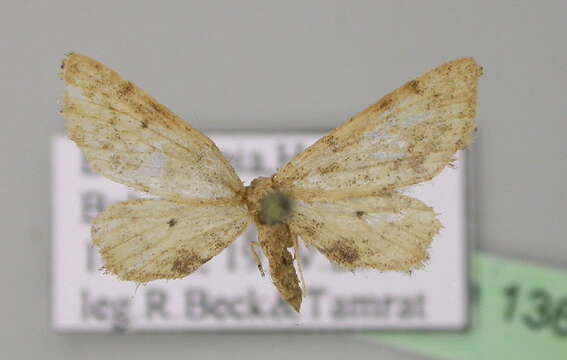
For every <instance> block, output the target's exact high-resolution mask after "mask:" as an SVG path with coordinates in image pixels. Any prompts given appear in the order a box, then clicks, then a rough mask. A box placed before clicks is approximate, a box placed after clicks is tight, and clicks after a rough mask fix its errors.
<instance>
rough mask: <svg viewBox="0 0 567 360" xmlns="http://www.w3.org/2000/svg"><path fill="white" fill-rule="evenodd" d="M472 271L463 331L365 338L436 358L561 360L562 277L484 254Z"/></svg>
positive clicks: (566, 306)
mask: <svg viewBox="0 0 567 360" xmlns="http://www.w3.org/2000/svg"><path fill="white" fill-rule="evenodd" d="M472 270H473V271H472V280H473V286H474V288H473V289H474V290H473V292H472V294H473V296H472V301H471V305H472V317H471V326H470V328H469V329H467V330H465V331H463V332H459V333H435V332H427V333H407V332H404V333H402V332H400V333H387V332H373V333H371V334H369V335H368V336H369V337H370V338H371V339H375V340H376V341H378V342H380V343H387V344H392V345H395V346H398V347H402V348H404V349H406V350H412V351H415V352H418V353H421V354H424V355H429V356H432V357H437V358H441V359H459V360H460V359H463V360H465V359H467V360H468V359H471V360H472V359H474V360H479V359H499V360H500V359H514V360H523V359H530V360H531V359H546V360H548V359H549V360H551V359H562V360H565V359H567V273H564V272H561V271H558V270H551V269H546V268H543V267H536V266H532V265H526V264H522V263H519V262H513V261H510V260H504V259H499V258H495V257H492V256H487V255H475V256H473V264H472Z"/></svg>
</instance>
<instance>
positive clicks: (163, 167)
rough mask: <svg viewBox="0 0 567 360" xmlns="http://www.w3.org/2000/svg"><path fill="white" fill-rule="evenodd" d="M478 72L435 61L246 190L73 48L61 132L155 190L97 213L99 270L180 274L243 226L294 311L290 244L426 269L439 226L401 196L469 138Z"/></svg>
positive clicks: (344, 259) (131, 276)
mask: <svg viewBox="0 0 567 360" xmlns="http://www.w3.org/2000/svg"><path fill="white" fill-rule="evenodd" d="M481 73H482V69H481V67H480V66H478V65H477V64H476V63H475V62H474V60H472V59H470V58H465V59H459V60H455V61H452V62H449V63H446V64H444V65H441V66H440V67H438V68H436V69H433V70H432V71H430V72H428V73H426V74H424V75H422V76H421V77H419V78H417V79H415V80H413V81H410V82H408V83H406V84H405V85H403V86H402V87H401V88H399V89H397V90H395V91H393V92H392V93H390V94H388V95H386V96H385V97H383V98H382V99H381V100H380V101H378V102H377V103H376V104H374V105H372V106H370V107H369V108H368V109H366V110H364V111H363V112H361V113H359V114H358V115H355V116H354V117H353V118H351V119H350V120H349V121H347V122H346V123H344V124H342V125H341V126H339V127H337V128H336V129H334V130H333V131H331V132H330V133H329V134H327V135H326V136H324V137H322V138H321V139H319V140H318V141H317V142H316V143H315V144H313V145H312V146H310V147H309V148H307V149H306V150H305V151H303V152H302V153H300V154H299V155H297V156H296V157H295V158H293V159H292V160H291V161H289V162H288V163H287V164H286V165H285V166H284V167H283V168H281V169H279V170H278V171H277V172H276V173H275V174H274V175H273V176H272V177H269V178H257V179H255V180H254V181H252V183H251V184H250V185H249V186H244V185H243V183H242V181H241V180H240V179H239V177H238V175H237V174H236V172H235V170H234V169H233V167H232V166H231V165H230V164H229V163H228V161H227V160H226V159H225V158H224V157H223V155H222V154H221V152H220V151H219V149H218V148H217V146H216V145H215V144H214V143H213V142H212V141H211V140H210V139H209V138H208V137H206V136H205V135H203V134H202V133H201V132H199V131H197V130H195V129H194V128H192V127H191V126H190V125H189V124H187V123H186V122H185V121H183V120H182V119H181V118H179V117H178V116H176V115H175V114H174V113H173V112H171V111H170V110H169V109H167V108H166V107H165V106H163V105H161V104H159V103H158V102H157V101H155V100H154V99H153V98H152V97H151V96H149V95H148V94H146V93H145V92H144V91H143V90H142V89H140V88H139V87H137V86H136V85H134V84H133V83H131V82H129V81H126V80H124V79H122V78H121V77H120V76H119V75H118V73H116V72H115V71H113V70H111V69H109V68H108V67H106V66H105V65H103V64H101V63H100V62H97V61H95V60H93V59H90V58H88V57H86V56H82V55H78V54H69V55H68V56H67V57H66V58H65V60H64V61H63V64H62V70H61V77H62V79H63V80H64V82H65V84H66V91H65V94H64V101H63V109H62V113H63V115H64V117H65V118H66V120H67V130H68V133H69V137H70V138H71V139H72V140H73V141H75V142H76V143H77V145H78V146H79V147H80V148H81V150H82V152H83V153H84V155H85V157H86V159H87V160H88V161H89V163H90V165H91V166H92V168H93V169H94V170H95V171H97V172H98V173H100V174H102V175H104V176H106V177H107V178H109V179H111V180H113V181H116V182H119V183H122V184H124V185H127V186H130V187H132V188H134V189H136V190H140V191H143V192H147V193H150V194H152V195H154V196H156V197H157V198H158V199H151V200H150V199H146V200H132V201H125V202H121V203H118V204H115V205H113V206H111V207H109V208H108V209H106V210H105V211H104V212H103V213H102V214H100V215H99V216H98V217H97V218H96V220H95V221H94V223H93V225H92V229H91V232H92V241H93V243H94V244H95V245H96V246H97V247H98V248H99V249H100V254H101V256H102V259H103V262H104V267H105V269H106V270H107V271H108V272H110V273H112V274H115V275H117V276H118V277H119V278H120V279H123V280H131V281H135V282H138V283H146V282H149V281H151V280H155V279H175V278H182V277H185V276H187V275H189V274H191V273H192V272H193V271H195V270H196V269H198V268H199V267H200V266H201V265H203V264H204V263H206V262H207V261H209V260H210V259H211V258H213V257H214V256H215V255H217V254H218V253H219V252H220V251H222V250H223V249H224V248H226V247H227V246H228V245H230V244H231V243H232V241H234V240H235V239H236V238H237V237H238V236H239V235H240V234H241V233H242V232H243V231H244V230H245V229H246V228H247V227H248V225H250V224H252V223H254V224H255V225H256V227H257V230H258V237H259V244H257V245H258V246H259V247H260V248H261V250H262V251H263V252H264V254H265V256H266V258H267V260H268V263H269V270H270V275H271V278H272V281H273V283H274V285H275V286H276V288H277V289H278V291H279V293H280V295H281V296H282V298H283V299H285V300H286V301H287V302H288V303H289V304H290V305H291V306H293V308H294V309H295V310H297V311H299V310H300V306H301V301H302V298H303V291H302V288H301V287H300V282H299V279H298V275H297V271H296V267H295V266H294V265H296V263H297V256H298V252H297V250H298V242H299V239H301V240H302V241H303V242H304V243H305V244H306V245H307V246H310V247H314V248H316V249H317V250H319V251H320V252H321V253H322V254H323V255H324V256H326V257H327V258H328V259H329V260H330V261H331V262H332V263H334V264H337V265H339V266H342V267H344V268H346V269H350V270H354V269H364V268H372V269H377V270H382V271H385V270H397V271H409V270H411V269H414V268H419V267H421V266H423V263H424V261H425V260H426V259H427V258H428V247H429V244H430V243H431V240H432V239H433V237H434V236H435V235H436V234H437V233H438V232H439V229H440V227H441V224H440V222H439V221H438V220H437V219H436V217H435V213H434V211H433V209H432V208H431V207H429V206H427V205H426V204H424V203H423V202H421V201H419V200H417V199H415V198H412V197H409V196H405V195H403V194H401V193H400V192H399V190H400V189H403V188H406V187H408V186H411V185H414V184H417V183H421V182H424V181H428V180H430V179H432V178H433V177H434V176H436V175H437V174H439V173H440V172H441V171H442V170H443V169H444V168H445V167H446V166H447V165H448V164H450V163H451V161H453V157H454V155H455V152H456V151H458V150H461V149H463V148H465V147H466V146H467V144H469V143H470V141H471V138H472V133H473V132H474V130H475V124H474V118H475V108H476V98H477V83H478V79H479V77H480V75H481ZM259 266H260V267H261V265H259ZM261 270H262V269H261Z"/></svg>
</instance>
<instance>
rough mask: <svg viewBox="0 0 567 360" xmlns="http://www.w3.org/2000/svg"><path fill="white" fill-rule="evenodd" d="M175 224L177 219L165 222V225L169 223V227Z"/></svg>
mask: <svg viewBox="0 0 567 360" xmlns="http://www.w3.org/2000/svg"><path fill="white" fill-rule="evenodd" d="M176 224H177V220H175V219H171V220H169V221H168V222H167V225H169V227H170V228H171V227H174V226H175V225H176Z"/></svg>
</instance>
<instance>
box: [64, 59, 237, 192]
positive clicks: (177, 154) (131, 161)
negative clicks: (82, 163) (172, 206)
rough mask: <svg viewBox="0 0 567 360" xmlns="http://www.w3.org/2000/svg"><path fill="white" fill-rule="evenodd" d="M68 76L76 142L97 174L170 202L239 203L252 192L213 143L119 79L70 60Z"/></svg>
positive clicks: (67, 108)
mask: <svg viewBox="0 0 567 360" xmlns="http://www.w3.org/2000/svg"><path fill="white" fill-rule="evenodd" d="M61 76H62V78H63V80H64V82H65V84H66V85H67V90H66V92H65V95H64V101H63V116H64V117H65V118H66V119H67V130H68V134H69V137H70V138H71V139H72V140H73V141H75V143H77V145H78V146H79V147H80V148H81V150H82V151H83V153H84V155H85V157H86V158H87V160H88V161H89V163H90V164H91V166H92V167H93V168H94V170H95V171H97V172H99V173H100V174H102V175H104V176H106V177H108V178H110V179H112V180H114V181H116V182H119V183H122V184H124V185H128V186H131V187H133V188H135V189H137V190H140V191H144V192H149V193H151V194H154V195H157V196H160V197H163V198H168V199H184V198H185V199H195V198H197V199H216V198H232V197H235V196H237V195H238V194H241V193H243V192H244V186H243V185H242V182H241V181H240V179H239V177H238V176H237V175H236V172H235V171H234V169H233V168H232V166H231V165H230V164H229V163H228V162H227V161H226V159H225V158H224V156H223V155H222V154H221V152H220V151H219V150H218V148H217V147H216V145H215V144H214V143H213V142H212V141H211V140H210V139H209V138H207V137H206V136H205V135H203V134H202V133H200V132H199V131H197V130H195V129H193V128H192V127H191V126H190V125H188V124H187V123H186V122H185V121H183V120H182V119H181V118H179V117H177V116H176V115H175V114H173V113H172V112H171V111H170V110H169V109H167V108H166V107H165V106H163V105H161V104H159V103H158V102H157V101H156V100H154V99H153V98H152V97H151V96H149V95H148V94H146V93H145V92H144V91H143V90H142V89H140V88H139V87H137V86H136V85H135V84H133V83H131V82H129V81H127V80H124V79H122V78H121V77H120V75H118V73H116V72H115V71H113V70H111V69H109V68H108V67H106V66H104V65H103V64H101V63H99V62H98V61H95V60H93V59H90V58H88V57H86V56H82V55H78V54H70V55H69V56H67V57H66V58H65V61H64V63H63V66H62V70H61Z"/></svg>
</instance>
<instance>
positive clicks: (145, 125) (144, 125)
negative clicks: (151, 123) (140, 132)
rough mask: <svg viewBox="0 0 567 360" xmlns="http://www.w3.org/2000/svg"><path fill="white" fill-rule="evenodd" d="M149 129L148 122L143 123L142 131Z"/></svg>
mask: <svg viewBox="0 0 567 360" xmlns="http://www.w3.org/2000/svg"><path fill="white" fill-rule="evenodd" d="M147 127H148V120H143V121H142V129H146V128H147Z"/></svg>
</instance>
